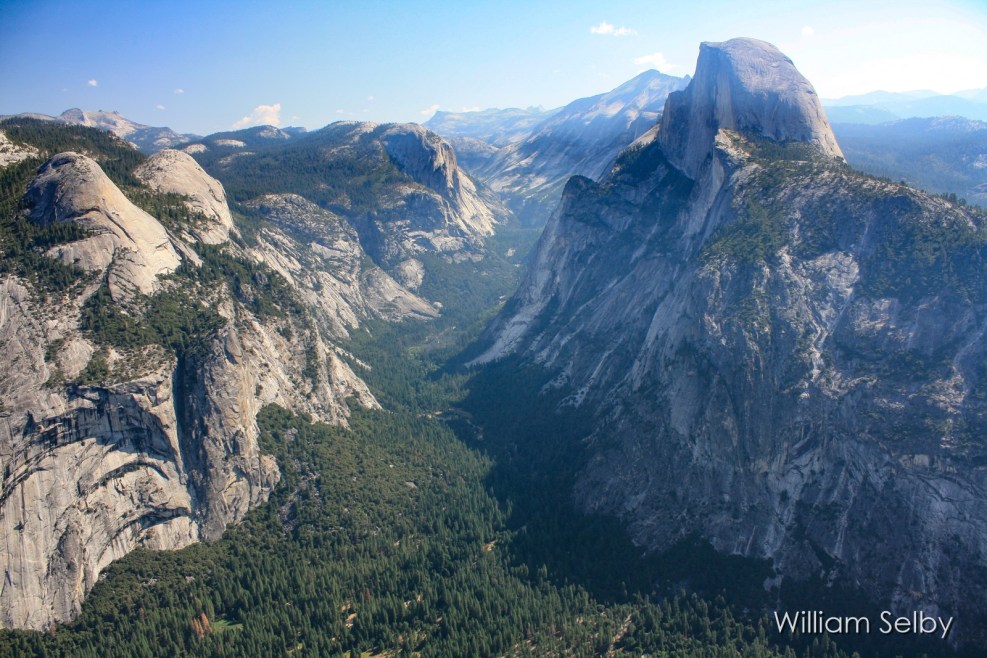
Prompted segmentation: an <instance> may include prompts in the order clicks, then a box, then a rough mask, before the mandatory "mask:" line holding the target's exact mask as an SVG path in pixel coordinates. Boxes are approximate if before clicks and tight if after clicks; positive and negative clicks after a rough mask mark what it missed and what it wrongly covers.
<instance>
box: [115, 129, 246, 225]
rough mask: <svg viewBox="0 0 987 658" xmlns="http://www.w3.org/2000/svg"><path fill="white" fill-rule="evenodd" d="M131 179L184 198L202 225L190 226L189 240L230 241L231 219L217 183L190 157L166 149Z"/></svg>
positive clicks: (223, 193)
mask: <svg viewBox="0 0 987 658" xmlns="http://www.w3.org/2000/svg"><path fill="white" fill-rule="evenodd" d="M134 175H135V176H136V177H137V178H138V179H140V180H141V181H142V182H143V183H144V184H145V185H147V186H148V187H150V188H151V189H152V190H156V191H159V192H171V193H173V194H181V195H183V196H185V197H186V201H185V205H186V206H187V207H188V209H189V210H190V211H191V212H193V213H198V214H199V215H201V216H202V218H203V219H202V221H198V222H190V226H189V232H190V233H191V234H192V237H193V238H194V239H196V240H199V241H201V242H205V243H206V244H221V243H223V242H226V241H227V240H229V239H230V230H232V228H233V216H232V215H230V208H229V206H228V205H227V203H226V192H225V190H223V186H222V185H221V184H220V182H219V181H218V180H216V179H215V178H213V177H212V176H210V175H209V174H207V173H206V172H205V171H204V170H203V169H202V167H200V166H199V163H198V162H196V161H195V159H194V158H192V156H190V155H188V154H187V153H182V152H181V151H173V150H170V149H166V150H164V151H159V152H158V153H156V154H154V155H152V156H151V157H150V158H148V159H147V161H146V162H144V163H143V164H142V165H140V166H139V167H138V168H137V170H136V171H135V172H134Z"/></svg>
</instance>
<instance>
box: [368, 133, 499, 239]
mask: <svg viewBox="0 0 987 658" xmlns="http://www.w3.org/2000/svg"><path fill="white" fill-rule="evenodd" d="M380 139H381V141H382V142H383V144H384V149H385V150H386V151H387V154H388V155H389V156H390V158H391V160H392V161H393V162H394V164H396V165H397V166H398V168H399V169H401V171H403V172H404V173H406V174H407V175H409V176H411V178H412V179H414V180H415V181H416V182H417V183H419V184H421V185H424V186H425V187H426V188H428V189H429V190H431V191H433V192H435V193H436V194H438V195H439V196H440V197H442V199H443V200H445V201H446V202H447V204H448V212H446V213H445V220H446V224H448V225H450V226H449V227H448V228H447V229H446V230H447V231H449V230H450V229H451V230H452V231H457V230H458V231H459V232H461V233H463V235H465V236H467V237H468V238H473V239H475V238H478V237H482V236H488V235H493V232H494V224H496V222H497V217H496V216H495V213H494V210H493V209H492V208H491V207H490V206H491V205H494V204H493V203H492V202H493V199H492V198H488V199H482V198H481V197H480V195H479V194H478V193H477V189H476V186H475V185H474V184H473V181H471V180H470V179H469V177H468V176H466V175H465V174H463V172H462V171H461V170H460V169H459V165H458V164H457V162H456V154H455V153H454V152H453V150H452V147H450V146H449V144H448V143H446V142H445V140H443V139H442V138H441V137H439V136H438V135H436V134H435V133H433V132H430V131H428V130H427V129H425V128H423V127H422V126H419V125H417V124H414V123H407V124H397V125H394V126H390V127H388V128H387V129H386V130H384V131H383V132H382V133H381V135H380Z"/></svg>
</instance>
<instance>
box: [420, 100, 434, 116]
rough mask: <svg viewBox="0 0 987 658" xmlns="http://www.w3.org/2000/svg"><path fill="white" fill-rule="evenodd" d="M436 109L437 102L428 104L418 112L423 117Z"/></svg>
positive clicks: (431, 113) (430, 114)
mask: <svg viewBox="0 0 987 658" xmlns="http://www.w3.org/2000/svg"><path fill="white" fill-rule="evenodd" d="M438 109H439V104H438V103H436V104H435V105H429V106H428V107H426V108H425V109H424V110H422V111H421V113H420V114H421V115H422V116H423V117H428V116H432V115H433V114H435V112H436V110H438Z"/></svg>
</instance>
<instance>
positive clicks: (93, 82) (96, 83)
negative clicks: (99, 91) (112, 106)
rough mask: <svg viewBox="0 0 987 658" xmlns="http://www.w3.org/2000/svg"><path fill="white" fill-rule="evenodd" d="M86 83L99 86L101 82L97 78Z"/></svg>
mask: <svg viewBox="0 0 987 658" xmlns="http://www.w3.org/2000/svg"><path fill="white" fill-rule="evenodd" d="M86 84H88V85H89V86H90V87H98V86H99V83H98V82H96V80H90V81H89V82H87V83H86Z"/></svg>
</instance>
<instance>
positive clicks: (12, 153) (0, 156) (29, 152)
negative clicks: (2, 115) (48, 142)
mask: <svg viewBox="0 0 987 658" xmlns="http://www.w3.org/2000/svg"><path fill="white" fill-rule="evenodd" d="M37 156H38V149H36V148H34V147H33V146H21V145H19V144H15V143H13V142H12V141H10V138H8V137H7V135H5V134H4V133H3V131H0V169H2V168H3V167H6V166H7V165H12V164H16V163H18V162H20V161H21V160H26V159H27V158H32V157H37Z"/></svg>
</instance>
